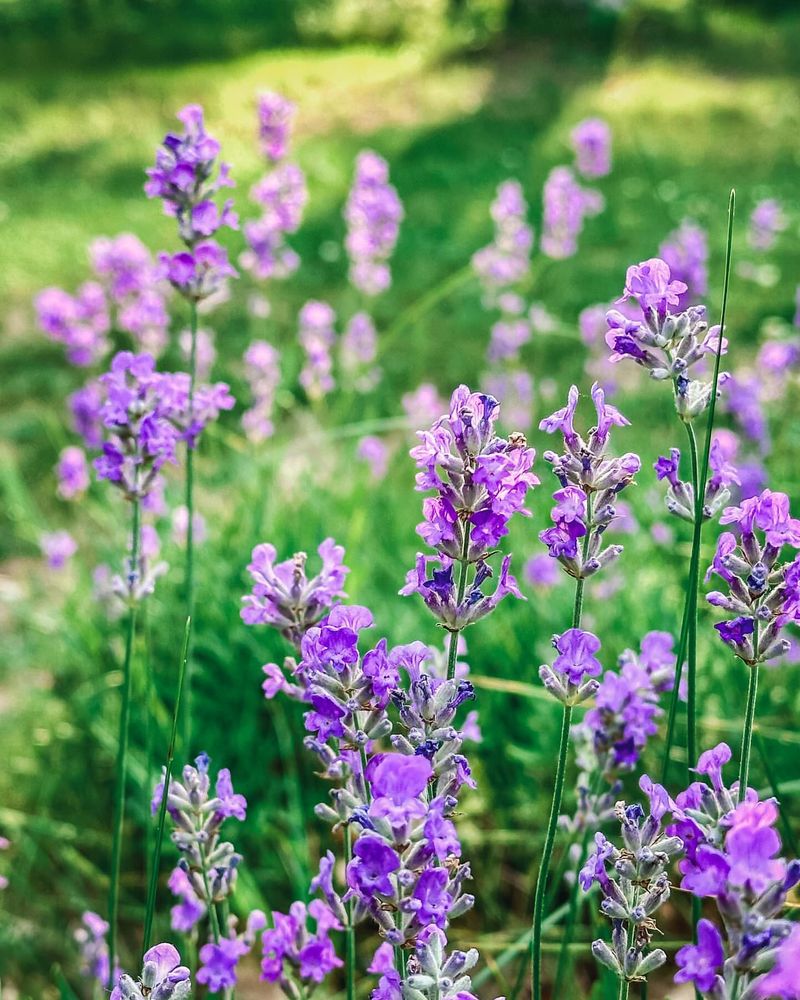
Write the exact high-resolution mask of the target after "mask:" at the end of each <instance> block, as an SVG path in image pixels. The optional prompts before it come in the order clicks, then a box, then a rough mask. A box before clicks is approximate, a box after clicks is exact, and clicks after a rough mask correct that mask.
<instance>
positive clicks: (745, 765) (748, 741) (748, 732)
mask: <svg viewBox="0 0 800 1000" xmlns="http://www.w3.org/2000/svg"><path fill="white" fill-rule="evenodd" d="M756 628H758V625H757V624H756ZM757 642H758V638H757V635H756V634H755V633H754V634H753V645H754V646H755V645H756V643H757ZM758 667H759V665H758V664H757V663H754V664H753V665H752V666H751V667H750V677H749V680H748V682H747V708H746V709H745V716H744V730H743V732H742V756H741V761H740V763H739V795H738V800H739V802H744V797H745V795H746V794H747V782H748V780H749V777H750V751H751V750H752V745H753V720H754V719H755V715H756V696H757V694H758Z"/></svg>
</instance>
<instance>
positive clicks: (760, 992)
mask: <svg viewBox="0 0 800 1000" xmlns="http://www.w3.org/2000/svg"><path fill="white" fill-rule="evenodd" d="M730 759H731V751H730V747H728V746H727V744H725V743H720V744H719V745H718V746H716V747H714V748H713V749H711V750H707V751H706V752H705V753H702V754H701V755H700V759H699V760H698V762H697V768H696V769H695V770H696V772H697V773H698V774H699V775H702V776H703V777H705V778H706V779H707V782H708V783H706V782H705V781H695V782H693V783H692V784H691V785H690V786H689V787H688V788H687V789H686V791H684V792H682V793H681V794H680V795H678V796H677V799H676V802H675V804H674V808H673V810H672V811H673V817H674V823H673V825H672V826H671V827H669V829H668V832H669V833H670V834H672V835H673V836H676V837H679V838H680V839H681V840H682V841H683V844H684V852H685V853H684V856H683V858H682V860H681V861H680V863H679V865H678V868H679V870H680V873H681V876H682V879H681V888H682V889H685V890H686V891H688V892H691V893H693V894H694V895H695V896H697V897H699V898H700V899H705V898H708V897H712V898H713V899H714V901H715V903H716V905H717V910H718V912H719V915H720V917H721V919H722V924H723V927H724V932H725V937H724V939H723V935H722V934H721V933H720V931H719V929H718V928H717V926H716V925H715V924H714V923H713V922H712V921H710V920H701V921H700V923H699V926H698V941H697V944H689V945H686V946H685V947H683V948H681V949H680V951H679V952H678V953H677V955H676V960H677V963H678V965H679V967H680V969H679V971H678V973H677V974H676V976H675V981H676V982H678V983H681V982H691V983H693V984H694V985H695V987H696V988H697V990H698V991H699V992H700V993H701V994H702V995H703V996H704V997H708V998H709V1000H732V998H735V997H737V996H740V997H756V996H764V997H767V996H770V997H771V996H775V995H781V994H780V993H779V992H778V991H776V993H773V992H771V991H770V983H769V976H770V975H771V974H768V976H767V977H764V978H763V979H762V978H761V974H762V973H763V972H764V971H765V970H766V969H769V968H770V965H772V964H773V963H775V961H776V959H777V958H778V955H779V952H780V947H781V945H782V944H783V943H784V942H786V940H787V939H788V937H789V935H790V934H791V932H792V928H793V927H794V924H793V923H792V922H791V921H790V920H788V919H785V918H781V916H780V913H781V911H782V910H783V907H784V904H785V902H786V896H787V893H788V892H789V890H790V889H791V888H792V887H793V886H795V885H796V884H797V883H798V881H800V862H798V861H786V860H785V859H784V858H782V857H781V856H780V850H781V839H780V836H779V835H778V832H777V830H776V829H775V825H776V823H777V820H778V806H777V803H776V802H775V800H774V799H767V800H765V801H759V797H758V794H757V792H756V791H755V790H754V789H750V788H749V789H747V791H746V793H745V794H744V796H741V794H739V793H740V791H741V790H740V789H739V787H738V783H735V784H734V785H733V786H732V787H731V788H730V789H728V788H727V787H726V786H725V784H724V781H723V778H722V769H723V767H724V766H725V764H727V763H728V761H729V760H730ZM737 798H738V799H740V800H741V801H739V802H738V804H737ZM779 976H780V972H778V976H776V977H775V978H779ZM796 984H797V981H796V980H795V990H796ZM790 995H792V996H796V992H795V993H793V994H790Z"/></svg>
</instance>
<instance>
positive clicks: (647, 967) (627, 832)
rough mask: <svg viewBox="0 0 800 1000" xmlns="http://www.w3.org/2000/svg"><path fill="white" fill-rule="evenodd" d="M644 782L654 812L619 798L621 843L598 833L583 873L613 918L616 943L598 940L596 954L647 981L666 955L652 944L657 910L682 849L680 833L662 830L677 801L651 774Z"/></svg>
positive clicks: (622, 973)
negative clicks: (653, 779)
mask: <svg viewBox="0 0 800 1000" xmlns="http://www.w3.org/2000/svg"><path fill="white" fill-rule="evenodd" d="M639 787H640V788H641V790H642V791H643V792H644V793H645V795H646V796H647V798H648V800H649V812H648V813H647V814H645V811H644V809H643V808H642V806H641V805H639V804H638V803H635V804H633V805H626V804H625V803H624V802H619V803H617V806H616V808H615V814H616V817H617V819H618V820H619V822H620V825H621V831H622V842H623V846H622V848H618V847H616V846H615V845H614V844H612V843H611V842H610V841H609V840H607V839H606V837H605V836H604V835H603V834H602V833H597V834H596V835H595V847H594V850H593V851H592V853H591V854H590V855H589V858H588V860H587V861H586V864H585V865H584V866H583V868H582V869H581V872H580V875H579V876H578V881H579V883H580V886H581V888H582V889H583V890H584V892H588V891H589V890H590V889H591V888H592V886H593V885H595V884H597V885H598V886H599V887H600V892H601V894H602V896H603V899H602V901H601V903H600V910H601V912H602V913H603V914H605V916H607V917H608V918H609V919H610V920H611V926H612V930H611V944H610V945H609V944H608V943H607V942H605V941H603V940H602V939H598V940H596V941H593V942H592V954H593V955H594V957H595V958H596V959H597V961H598V962H600V963H601V964H602V965H605V966H606V967H607V968H609V969H611V970H612V972H614V974H615V975H616V976H617V977H618V978H619V979H622V980H627V981H628V982H630V981H632V980H640V981H641V980H646V979H647V976H648V975H650V973H651V972H654V971H655V970H656V969H658V968H659V967H660V966H662V965H663V964H664V963H665V962H666V960H667V956H666V954H665V953H664V951H663V950H662V949H661V948H652V945H651V942H652V939H653V935H654V933H655V932H656V931H657V927H656V922H655V918H654V915H655V913H656V912H657V911H658V909H659V908H660V907H661V906H662V905H663V904H664V903H666V901H667V900H668V899H669V896H670V882H669V878H668V876H667V870H668V868H669V866H670V864H671V862H672V860H673V858H675V857H676V856H677V855H679V854H680V852H681V850H682V849H683V841H682V840H681V838H680V837H677V836H673V835H671V834H670V831H669V830H667V831H666V832H665V831H664V829H663V819H664V816H665V815H666V814H667V813H668V812H669V811H670V809H671V808H672V806H673V805H674V803H672V801H671V799H670V797H669V795H668V794H667V791H666V789H664V788H663V787H662V786H661V785H657V784H655V783H654V782H653V781H651V780H650V778H648V776H647V775H643V776H642V777H641V779H640V780H639Z"/></svg>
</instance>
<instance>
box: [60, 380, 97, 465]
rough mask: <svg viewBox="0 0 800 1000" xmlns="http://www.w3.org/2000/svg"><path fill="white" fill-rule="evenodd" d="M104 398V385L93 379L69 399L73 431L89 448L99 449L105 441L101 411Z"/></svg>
mask: <svg viewBox="0 0 800 1000" xmlns="http://www.w3.org/2000/svg"><path fill="white" fill-rule="evenodd" d="M104 398H105V394H104V392H103V387H102V385H101V384H100V383H99V382H97V381H95V380H94V379H92V380H90V381H89V382H87V383H86V385H84V386H83V387H82V388H80V389H77V390H76V391H75V392H73V393H72V394H71V395H70V396H69V397H68V399H67V403H68V405H69V410H70V416H71V418H72V429H73V430H74V431H75V433H76V434H79V435H80V436H81V437H82V438H83V441H84V444H85V445H86V447H87V448H99V447H100V445H101V443H102V441H103V421H102V417H101V415H100V411H101V409H102V407H103V401H104Z"/></svg>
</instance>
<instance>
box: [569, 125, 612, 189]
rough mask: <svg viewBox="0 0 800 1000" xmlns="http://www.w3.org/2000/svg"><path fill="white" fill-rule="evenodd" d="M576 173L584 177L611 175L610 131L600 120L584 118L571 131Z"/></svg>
mask: <svg viewBox="0 0 800 1000" xmlns="http://www.w3.org/2000/svg"><path fill="white" fill-rule="evenodd" d="M572 145H573V147H574V149H575V157H576V161H577V167H578V171H579V172H580V173H581V174H583V176H584V177H605V176H606V174H610V173H611V129H610V128H609V126H608V124H607V122H604V121H603V120H602V118H586V119H585V120H584V121H582V122H578V124H577V125H576V126H575V128H574V129H573V130H572Z"/></svg>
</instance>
